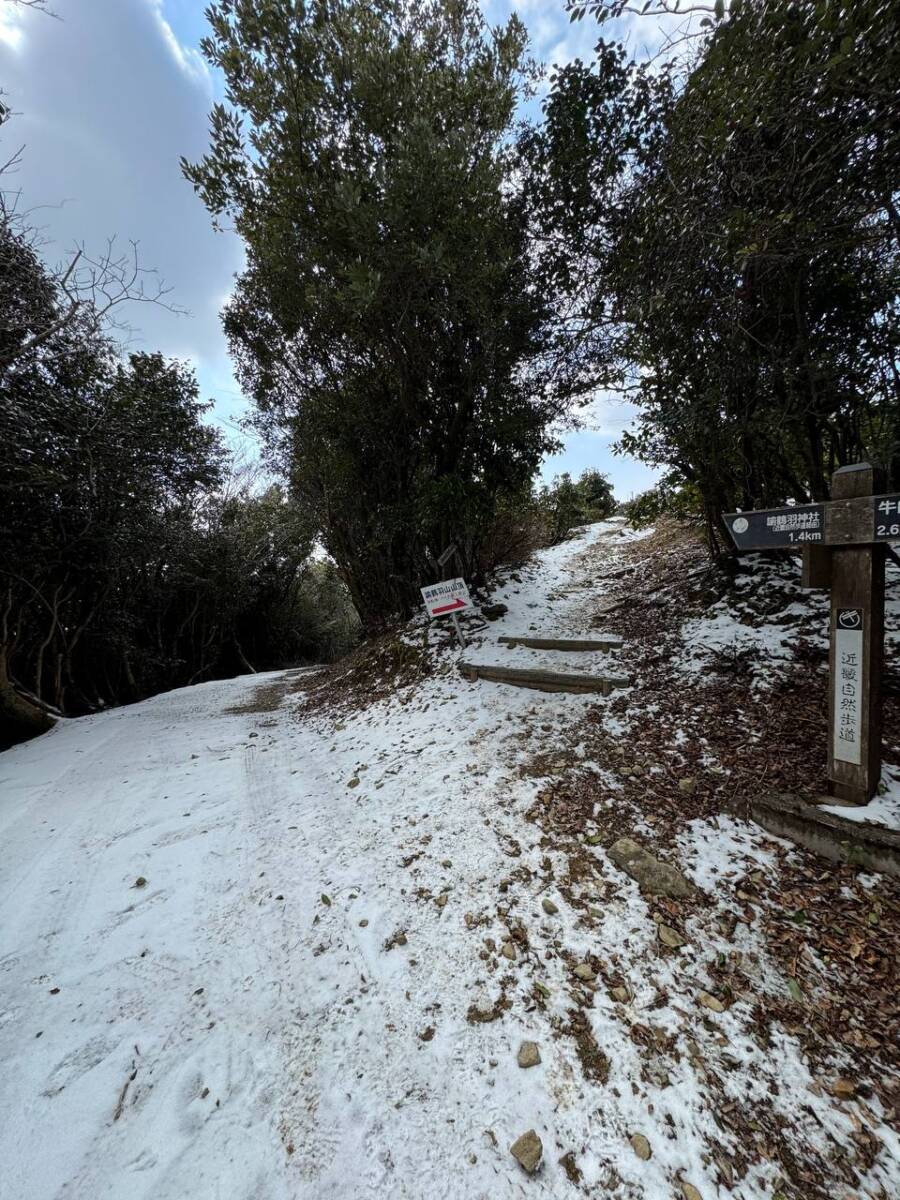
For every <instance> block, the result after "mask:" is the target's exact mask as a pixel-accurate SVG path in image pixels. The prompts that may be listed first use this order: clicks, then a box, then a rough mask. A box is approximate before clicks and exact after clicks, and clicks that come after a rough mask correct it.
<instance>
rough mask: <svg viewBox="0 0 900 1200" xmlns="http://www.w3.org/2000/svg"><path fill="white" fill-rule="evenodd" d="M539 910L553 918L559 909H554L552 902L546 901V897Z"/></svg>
mask: <svg viewBox="0 0 900 1200" xmlns="http://www.w3.org/2000/svg"><path fill="white" fill-rule="evenodd" d="M541 908H542V909H543V910H544V912H545V913H547V915H548V916H550V917H555V916H556V914H557V913H558V912H559V909H558V908H557V907H556V905H555V904H554V903H553V901H552V900H548V899H547V897H546V896H545V897H544V899H543V900H542V901H541Z"/></svg>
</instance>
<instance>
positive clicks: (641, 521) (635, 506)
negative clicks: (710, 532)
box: [619, 475, 703, 529]
mask: <svg viewBox="0 0 900 1200" xmlns="http://www.w3.org/2000/svg"><path fill="white" fill-rule="evenodd" d="M619 512H620V513H621V514H622V516H624V517H625V519H626V520H627V521H628V524H629V525H633V526H634V528H635V529H645V528H646V527H647V526H648V525H653V524H655V523H656V522H657V521H658V520H659V519H660V517H664V516H668V517H676V518H677V519H678V520H680V521H693V522H697V521H699V520H700V519H701V515H702V512H703V499H702V497H701V495H700V492H699V491H698V489H697V488H696V486H695V485H693V484H690V483H686V482H685V481H684V480H679V479H678V478H677V477H676V476H672V475H670V476H667V477H665V478H664V479H661V480H660V481H659V483H658V484H657V485H656V486H655V487H653V488H650V489H649V490H648V491H646V492H641V493H640V495H638V496H634V497H633V498H632V499H631V500H626V501H625V502H624V504H622V505H620V506H619Z"/></svg>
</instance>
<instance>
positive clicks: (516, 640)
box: [497, 637, 622, 651]
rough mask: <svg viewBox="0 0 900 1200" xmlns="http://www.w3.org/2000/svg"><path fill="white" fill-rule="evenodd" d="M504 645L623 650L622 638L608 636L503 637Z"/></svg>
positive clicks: (532, 648) (535, 648)
mask: <svg viewBox="0 0 900 1200" xmlns="http://www.w3.org/2000/svg"><path fill="white" fill-rule="evenodd" d="M497 640H498V641H499V642H502V643H503V644H504V646H526V647H527V648H528V649H529V650H566V651H578V650H621V649H622V639H621V638H617V637H606V638H547V637H501V638H498V639H497Z"/></svg>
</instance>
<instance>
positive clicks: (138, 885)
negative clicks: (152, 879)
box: [131, 875, 147, 888]
mask: <svg viewBox="0 0 900 1200" xmlns="http://www.w3.org/2000/svg"><path fill="white" fill-rule="evenodd" d="M131 886H132V887H136V888H144V887H146V886H147V880H146V879H145V878H144V877H143V875H138V877H137V879H136V880H135V881H134V883H133V884H132V885H131Z"/></svg>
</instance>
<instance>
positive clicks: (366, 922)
mask: <svg viewBox="0 0 900 1200" xmlns="http://www.w3.org/2000/svg"><path fill="white" fill-rule="evenodd" d="M368 923H369V922H368V919H367V918H366V917H363V919H362V920H361V921H360V923H359V927H360V929H365V927H366V926H367V925H368Z"/></svg>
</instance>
